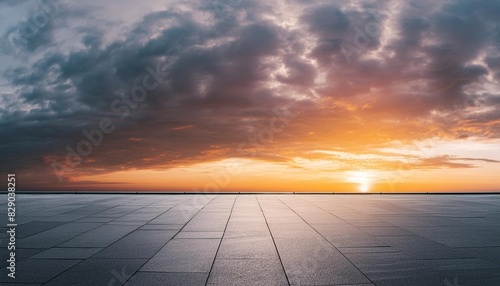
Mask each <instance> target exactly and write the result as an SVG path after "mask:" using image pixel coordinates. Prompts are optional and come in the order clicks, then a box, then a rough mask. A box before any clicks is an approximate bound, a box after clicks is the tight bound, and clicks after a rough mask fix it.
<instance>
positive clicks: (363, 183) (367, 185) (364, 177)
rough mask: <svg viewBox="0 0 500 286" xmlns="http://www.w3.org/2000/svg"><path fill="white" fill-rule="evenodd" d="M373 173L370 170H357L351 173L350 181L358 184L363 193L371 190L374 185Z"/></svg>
mask: <svg viewBox="0 0 500 286" xmlns="http://www.w3.org/2000/svg"><path fill="white" fill-rule="evenodd" d="M372 178H373V177H372V175H371V174H370V173H369V172H365V171H357V172H350V173H349V182H353V183H356V184H358V190H359V191H360V192H362V193H366V192H368V191H370V189H371V187H372V182H373V179H372Z"/></svg>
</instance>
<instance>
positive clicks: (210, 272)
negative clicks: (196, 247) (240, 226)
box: [205, 196, 238, 286]
mask: <svg viewBox="0 0 500 286" xmlns="http://www.w3.org/2000/svg"><path fill="white" fill-rule="evenodd" d="M217 197H218V196H217ZM237 199H238V196H234V200H233V205H232V206H231V211H230V212H229V216H228V218H227V221H226V225H225V226H224V232H223V233H222V237H221V238H220V242H219V245H218V246H217V251H216V252H215V256H214V259H213V261H212V265H211V266H210V270H209V271H208V275H207V280H206V281H205V286H207V285H208V280H209V279H210V274H212V270H213V269H214V265H215V260H216V259H217V254H219V249H220V246H221V245H222V240H223V239H224V236H225V234H226V229H227V226H228V225H229V220H230V219H231V216H232V215H233V209H234V205H235V204H236V200H237Z"/></svg>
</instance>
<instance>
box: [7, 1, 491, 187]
mask: <svg viewBox="0 0 500 286" xmlns="http://www.w3.org/2000/svg"><path fill="white" fill-rule="evenodd" d="M0 24H1V25H0V33H1V34H2V35H3V39H4V41H2V43H1V44H0V61H1V64H0V138H2V139H1V141H0V156H1V157H2V161H1V162H0V170H1V173H2V174H4V173H5V174H6V173H16V177H17V178H18V182H19V186H18V189H20V190H116V191H120V190H129V191H142V190H143V191H305V192H307V191H311V192H453V191H459V192H476V191H480V192H488V191H500V176H499V174H500V85H499V80H500V1H488V0H453V1H445V0H443V1H430V0H415V1H413V0H409V1H399V0H392V1H333V2H332V1H271V2H270V1H261V0H252V1H250V0H225V1H223V0H221V1H218V0H210V1H209V0H195V1H153V0H148V1H132V0H127V1H97V0H92V1H85V2H82V3H75V2H74V1H63V0H45V1H11V0H7V1H2V2H1V3H0Z"/></svg>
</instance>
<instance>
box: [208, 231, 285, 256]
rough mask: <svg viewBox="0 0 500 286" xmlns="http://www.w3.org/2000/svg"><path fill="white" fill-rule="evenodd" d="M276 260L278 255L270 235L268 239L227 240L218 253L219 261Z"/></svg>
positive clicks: (223, 242)
mask: <svg viewBox="0 0 500 286" xmlns="http://www.w3.org/2000/svg"><path fill="white" fill-rule="evenodd" d="M219 258H220V259H276V260H278V254H277V253H276V248H275V247H274V243H273V240H272V238H271V236H270V235H268V236H267V237H250V238H226V237H224V239H223V240H222V243H221V245H220V248H219V252H218V253H217V259H219Z"/></svg>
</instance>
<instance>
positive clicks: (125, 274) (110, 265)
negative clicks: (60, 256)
mask: <svg viewBox="0 0 500 286" xmlns="http://www.w3.org/2000/svg"><path fill="white" fill-rule="evenodd" d="M61 261H66V260H61ZM144 262H146V260H144V259H87V260H85V261H82V262H81V263H79V264H77V265H76V266H75V267H72V268H71V269H69V270H68V271H65V272H64V273H62V274H61V275H59V276H57V277H55V278H54V279H52V280H50V281H49V282H48V283H47V284H45V285H51V286H56V285H57V286H63V285H72V286H77V285H123V284H124V283H125V282H126V281H127V280H128V279H130V277H131V276H132V275H133V274H134V273H135V272H136V271H137V269H139V267H141V265H142V264H144Z"/></svg>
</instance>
